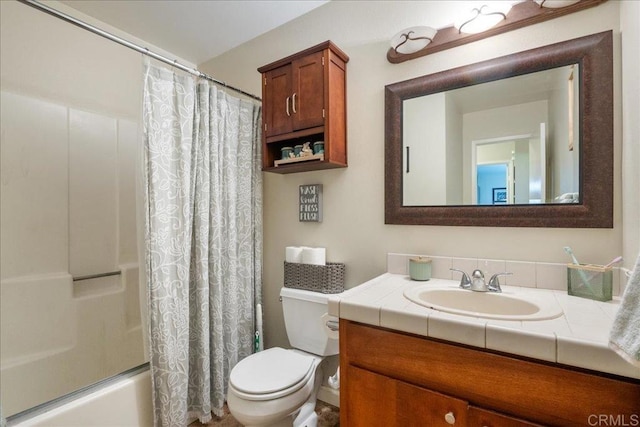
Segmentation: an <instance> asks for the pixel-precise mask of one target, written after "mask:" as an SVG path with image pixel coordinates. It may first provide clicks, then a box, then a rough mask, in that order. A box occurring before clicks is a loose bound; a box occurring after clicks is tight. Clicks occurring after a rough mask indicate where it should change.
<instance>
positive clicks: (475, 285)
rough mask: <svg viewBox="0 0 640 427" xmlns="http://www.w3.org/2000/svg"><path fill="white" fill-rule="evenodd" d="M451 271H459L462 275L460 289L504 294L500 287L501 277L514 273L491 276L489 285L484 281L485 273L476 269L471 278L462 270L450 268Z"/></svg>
mask: <svg viewBox="0 0 640 427" xmlns="http://www.w3.org/2000/svg"><path fill="white" fill-rule="evenodd" d="M449 270H451V271H457V272H458V273H462V277H461V278H460V287H461V288H462V289H469V290H472V291H475V292H502V288H501V287H500V276H508V275H509V274H512V273H506V272H505V273H496V274H494V275H493V276H491V279H489V283H488V284H487V283H486V282H485V280H484V273H482V271H481V270H478V269H475V270H473V273H471V278H469V276H468V275H467V273H465V272H464V271H462V270H458V269H457V268H450V269H449Z"/></svg>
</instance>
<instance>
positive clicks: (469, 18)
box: [0, 0, 607, 64]
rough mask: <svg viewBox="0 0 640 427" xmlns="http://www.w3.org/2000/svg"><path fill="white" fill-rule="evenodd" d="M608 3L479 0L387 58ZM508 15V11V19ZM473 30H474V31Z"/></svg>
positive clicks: (396, 46) (397, 41) (399, 42)
mask: <svg viewBox="0 0 640 427" xmlns="http://www.w3.org/2000/svg"><path fill="white" fill-rule="evenodd" d="M0 1H1V0H0ZM605 2H607V0H579V1H576V0H483V1H479V2H478V3H479V4H480V5H486V7H485V6H483V7H478V8H477V9H475V11H472V12H471V13H468V14H467V15H466V16H465V17H464V18H462V19H460V21H459V23H458V25H457V26H456V25H455V24H454V25H449V26H446V27H443V28H439V29H438V30H437V34H436V31H435V30H432V31H433V36H429V34H428V33H427V34H426V36H427V37H428V38H430V39H432V40H431V41H430V40H427V39H418V40H413V39H416V38H417V37H424V36H425V34H424V33H419V32H414V33H412V34H409V31H411V30H413V28H407V29H406V30H403V31H401V32H400V33H398V34H397V35H396V36H395V37H394V38H393V40H392V42H391V46H390V48H389V50H387V60H388V61H389V62H391V63H392V64H399V63H401V62H404V61H409V60H411V59H416V58H420V57H422V56H425V55H429V54H431V53H435V52H440V51H443V50H445V49H450V48H453V47H457V46H461V45H464V44H467V43H471V42H475V41H478V40H482V39H484V38H487V37H491V36H495V35H497V34H502V33H506V32H508V31H512V30H517V29H518V28H522V27H526V26H528V25H533V24H537V23H539V22H544V21H548V20H550V19H555V18H559V17H561V16H565V15H569V14H571V13H574V12H578V11H580V10H584V9H588V8H591V7H595V6H598V5H600V4H602V3H605ZM461 4H462V2H461ZM507 14H509V16H508V18H507ZM487 15H488V16H487ZM505 18H506V19H505ZM484 19H494V20H495V21H494V22H493V23H489V24H486V25H487V26H486V27H484V29H478V28H475V29H474V28H473V27H474V26H475V25H478V22H480V21H482V20H484ZM476 21H478V22H476ZM420 28H424V27H420ZM472 32H474V33H473V34H472ZM403 34H404V36H403ZM403 42H404V43H403ZM420 43H422V44H423V47H420Z"/></svg>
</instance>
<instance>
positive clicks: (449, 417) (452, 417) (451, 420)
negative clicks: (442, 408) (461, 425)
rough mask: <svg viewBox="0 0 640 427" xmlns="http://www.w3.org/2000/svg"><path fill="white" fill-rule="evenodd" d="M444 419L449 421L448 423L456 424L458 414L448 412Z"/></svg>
mask: <svg viewBox="0 0 640 427" xmlns="http://www.w3.org/2000/svg"><path fill="white" fill-rule="evenodd" d="M444 420H445V421H446V422H447V424H451V425H454V424H455V423H456V416H455V415H453V412H447V413H446V414H445V415H444Z"/></svg>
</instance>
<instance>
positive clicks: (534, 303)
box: [404, 284, 562, 320]
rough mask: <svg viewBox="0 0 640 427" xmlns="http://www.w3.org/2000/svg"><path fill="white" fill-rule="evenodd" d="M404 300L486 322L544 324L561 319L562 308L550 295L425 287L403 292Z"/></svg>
mask: <svg viewBox="0 0 640 427" xmlns="http://www.w3.org/2000/svg"><path fill="white" fill-rule="evenodd" d="M404 296H405V298H407V299H409V300H410V301H413V302H414V303H416V304H420V305H422V306H424V307H428V308H431V309H434V310H438V311H444V312H447V313H452V314H460V315H463V316H472V317H484V318H487V319H500V320H545V319H553V318H556V317H559V316H561V315H562V308H561V307H560V306H559V305H558V303H557V302H556V300H555V298H554V297H553V295H552V294H551V293H549V294H544V295H542V294H541V295H535V294H533V293H529V292H527V293H524V292H522V293H517V292H511V291H509V292H503V293H496V292H473V291H470V290H466V289H460V288H458V287H455V288H452V287H448V288H443V287H434V286H433V285H428V284H427V285H421V286H416V287H414V288H411V289H407V290H405V291H404Z"/></svg>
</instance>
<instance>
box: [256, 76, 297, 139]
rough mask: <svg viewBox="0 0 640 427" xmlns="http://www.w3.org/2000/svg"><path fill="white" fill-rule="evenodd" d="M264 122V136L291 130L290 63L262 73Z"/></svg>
mask: <svg viewBox="0 0 640 427" xmlns="http://www.w3.org/2000/svg"><path fill="white" fill-rule="evenodd" d="M262 83H263V84H264V85H265V87H264V89H265V90H264V100H263V105H264V109H263V111H264V122H265V124H266V129H265V130H264V133H265V136H267V137H268V136H274V135H281V134H283V133H289V132H291V131H292V130H293V122H292V118H291V115H292V114H293V111H292V109H291V107H292V105H291V94H292V89H293V88H292V73H291V64H287V65H283V66H282V67H280V68H276V69H274V70H271V71H267V72H266V73H264V81H263V82H262Z"/></svg>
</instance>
